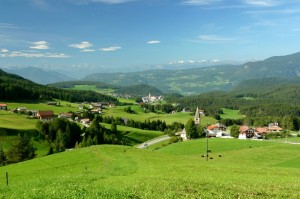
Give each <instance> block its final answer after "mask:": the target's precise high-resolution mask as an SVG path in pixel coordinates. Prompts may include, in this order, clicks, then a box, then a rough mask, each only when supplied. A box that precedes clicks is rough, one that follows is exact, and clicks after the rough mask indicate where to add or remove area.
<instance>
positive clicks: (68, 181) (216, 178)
mask: <svg viewBox="0 0 300 199" xmlns="http://www.w3.org/2000/svg"><path fill="white" fill-rule="evenodd" d="M299 146H300V145H291V144H279V143H275V142H266V141H265V142H258V141H249V140H235V139H209V147H210V149H211V151H212V152H211V153H210V154H209V159H208V161H206V158H205V157H202V155H203V154H204V151H205V148H206V140H205V139H200V140H193V141H189V142H180V143H176V144H172V145H169V146H167V147H163V148H162V149H160V150H156V151H150V150H139V149H135V148H132V147H126V146H113V145H110V146H109V145H101V146H91V147H86V148H82V149H74V150H70V151H66V152H63V153H59V154H54V155H50V156H46V157H41V158H36V159H33V160H30V161H26V162H21V163H18V164H14V165H9V166H5V167H0V173H2V174H3V178H2V180H1V181H0V193H1V196H2V197H4V198H299V197H300V193H299V187H300V181H299V179H298V178H299V175H300V170H299V169H300V168H299V161H300V156H299V153H298V152H299ZM6 172H8V177H9V178H8V186H7V185H6V180H5V173H6Z"/></svg>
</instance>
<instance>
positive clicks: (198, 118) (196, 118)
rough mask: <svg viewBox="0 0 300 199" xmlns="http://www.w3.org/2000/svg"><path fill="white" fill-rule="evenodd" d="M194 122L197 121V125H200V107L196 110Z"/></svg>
mask: <svg viewBox="0 0 300 199" xmlns="http://www.w3.org/2000/svg"><path fill="white" fill-rule="evenodd" d="M194 121H195V124H196V125H200V114H199V108H198V107H197V109H196V113H195V117H194Z"/></svg>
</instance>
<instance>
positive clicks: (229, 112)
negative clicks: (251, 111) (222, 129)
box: [220, 108, 244, 119]
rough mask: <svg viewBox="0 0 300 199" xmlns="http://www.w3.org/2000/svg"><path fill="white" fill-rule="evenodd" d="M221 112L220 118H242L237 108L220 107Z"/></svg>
mask: <svg viewBox="0 0 300 199" xmlns="http://www.w3.org/2000/svg"><path fill="white" fill-rule="evenodd" d="M222 110H223V114H221V115H220V116H221V118H222V119H242V118H244V116H243V115H241V114H240V112H239V110H233V109H227V108H222Z"/></svg>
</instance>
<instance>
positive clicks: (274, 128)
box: [267, 122, 282, 132]
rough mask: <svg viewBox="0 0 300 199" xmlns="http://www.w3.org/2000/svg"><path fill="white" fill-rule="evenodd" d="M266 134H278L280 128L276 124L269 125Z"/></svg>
mask: <svg viewBox="0 0 300 199" xmlns="http://www.w3.org/2000/svg"><path fill="white" fill-rule="evenodd" d="M267 129H268V132H280V131H282V128H281V127H280V126H279V124H278V122H274V123H270V124H269V125H268V127H267Z"/></svg>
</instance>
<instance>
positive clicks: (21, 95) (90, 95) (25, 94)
mask: <svg viewBox="0 0 300 199" xmlns="http://www.w3.org/2000/svg"><path fill="white" fill-rule="evenodd" d="M52 98H56V99H60V100H65V101H70V102H83V101H109V102H116V101H117V99H115V98H113V97H111V96H106V95H102V94H99V93H96V92H92V91H71V90H63V89H58V88H54V87H49V86H43V85H39V84H36V83H34V82H32V81H29V80H26V79H24V78H22V77H20V76H18V75H13V74H9V73H6V72H4V71H2V70H0V99H1V100H23V99H28V100H38V99H52Z"/></svg>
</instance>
